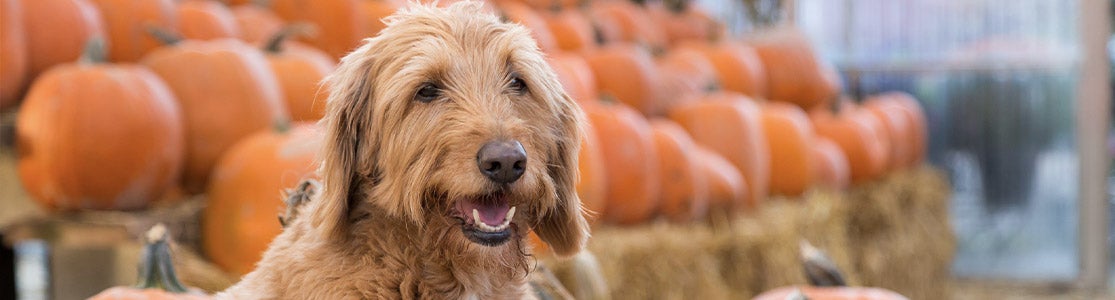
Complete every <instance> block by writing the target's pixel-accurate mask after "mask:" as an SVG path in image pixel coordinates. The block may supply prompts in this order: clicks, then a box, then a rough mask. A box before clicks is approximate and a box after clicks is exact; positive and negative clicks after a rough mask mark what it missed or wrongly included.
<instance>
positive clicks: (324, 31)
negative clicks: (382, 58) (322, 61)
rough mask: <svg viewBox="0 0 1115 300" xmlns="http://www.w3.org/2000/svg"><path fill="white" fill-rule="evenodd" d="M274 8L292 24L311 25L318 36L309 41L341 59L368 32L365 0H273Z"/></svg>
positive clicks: (308, 38)
mask: <svg viewBox="0 0 1115 300" xmlns="http://www.w3.org/2000/svg"><path fill="white" fill-rule="evenodd" d="M270 1H271V9H272V10H274V11H275V13H276V14H278V15H279V16H280V17H282V18H283V19H284V20H286V21H288V22H308V23H311V24H314V26H317V29H318V30H317V32H318V34H316V35H313V36H308V37H305V41H306V42H308V43H309V44H310V45H313V46H315V47H317V48H319V49H321V50H324V51H325V53H329V55H331V56H333V58H334V59H340V58H341V57H343V56H345V54H348V52H349V51H351V50H352V49H354V48H356V46H358V45H359V44H360V41H361V40H362V39H363V38H364V37H365V34H367V33H368V29H367V28H368V26H367V23H368V22H370V20H367V16H366V15H365V14H364V12H363V11H361V9H360V2H361V1H364V0H270Z"/></svg>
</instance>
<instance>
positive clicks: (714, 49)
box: [679, 42, 767, 98]
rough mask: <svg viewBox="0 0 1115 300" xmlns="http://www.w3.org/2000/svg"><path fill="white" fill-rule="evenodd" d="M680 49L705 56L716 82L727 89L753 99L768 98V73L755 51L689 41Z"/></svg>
mask: <svg viewBox="0 0 1115 300" xmlns="http://www.w3.org/2000/svg"><path fill="white" fill-rule="evenodd" d="M679 47H682V48H692V49H695V50H698V51H701V52H702V53H704V54H705V56H706V57H708V60H709V61H711V62H712V65H713V66H714V67H716V74H717V79H718V80H719V82H720V86H721V87H723V88H724V89H725V90H729V91H734V92H737V93H741V94H744V95H748V96H752V97H759V98H765V97H766V96H767V82H766V81H767V79H766V77H767V75H766V71H765V69H764V68H763V62H762V60H760V59H759V55H758V54H757V53H756V52H755V49H754V48H751V47H749V46H746V45H743V44H741V43H734V42H720V43H715V44H707V43H704V42H686V43H682V44H681V45H680V46H679Z"/></svg>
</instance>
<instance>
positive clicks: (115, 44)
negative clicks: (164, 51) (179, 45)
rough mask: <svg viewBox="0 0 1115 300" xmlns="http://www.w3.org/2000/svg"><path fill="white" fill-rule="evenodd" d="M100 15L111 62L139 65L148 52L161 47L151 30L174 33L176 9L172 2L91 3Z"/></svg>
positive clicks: (119, 0)
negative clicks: (137, 62) (106, 34)
mask: <svg viewBox="0 0 1115 300" xmlns="http://www.w3.org/2000/svg"><path fill="white" fill-rule="evenodd" d="M93 2H94V3H95V4H96V5H97V8H99V10H100V11H101V17H102V20H103V21H104V25H105V29H106V31H107V33H108V38H109V40H108V45H109V47H110V48H111V51H109V53H108V57H109V60H110V61H115V62H134V61H139V59H140V58H142V57H143V56H144V55H146V54H147V52H151V51H152V50H154V49H155V48H159V47H160V46H162V45H163V43H162V41H160V40H159V39H158V38H156V37H155V36H153V35H151V34H150V30H152V29H159V30H165V31H169V32H175V31H176V28H175V27H176V25H177V23H175V20H176V16H175V14H176V8H175V4H174V1H172V0H93Z"/></svg>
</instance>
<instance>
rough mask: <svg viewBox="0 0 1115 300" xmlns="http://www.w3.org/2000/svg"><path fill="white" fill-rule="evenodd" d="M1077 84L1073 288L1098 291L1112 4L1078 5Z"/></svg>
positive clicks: (1101, 284)
mask: <svg viewBox="0 0 1115 300" xmlns="http://www.w3.org/2000/svg"><path fill="white" fill-rule="evenodd" d="M1078 4H1079V5H1078V7H1079V9H1080V18H1079V19H1078V20H1080V23H1079V32H1080V54H1081V60H1080V82H1079V83H1078V84H1079V85H1078V86H1077V100H1076V126H1077V131H1076V132H1077V138H1076V140H1077V149H1078V152H1077V153H1079V158H1080V195H1079V203H1078V205H1079V206H1078V207H1079V211H1080V215H1079V221H1080V223H1079V226H1080V227H1079V247H1080V273H1079V276H1078V277H1077V283H1078V284H1079V285H1080V286H1081V287H1083V288H1087V289H1093V290H1102V289H1105V288H1106V285H1107V270H1108V264H1109V262H1108V245H1107V235H1108V232H1107V231H1108V230H1107V226H1108V217H1109V216H1108V213H1107V212H1108V209H1109V207H1108V206H1109V204H1108V201H1107V197H1108V196H1107V195H1108V193H1107V170H1108V164H1109V160H1110V159H1111V158H1110V157H1108V155H1107V129H1108V126H1110V123H1111V119H1110V117H1111V87H1110V82H1111V81H1110V80H1111V74H1110V67H1109V66H1110V62H1109V61H1108V57H1107V40H1108V38H1109V37H1110V35H1111V32H1110V27H1109V26H1111V20H1110V18H1109V17H1108V13H1109V12H1110V10H1109V9H1110V2H1109V1H1105V0H1081V1H1079V2H1078Z"/></svg>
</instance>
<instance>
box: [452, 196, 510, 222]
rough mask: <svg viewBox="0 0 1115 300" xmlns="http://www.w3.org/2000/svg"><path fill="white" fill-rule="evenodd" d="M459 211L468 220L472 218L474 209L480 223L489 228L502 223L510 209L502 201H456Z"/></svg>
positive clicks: (504, 201) (505, 202)
mask: <svg viewBox="0 0 1115 300" xmlns="http://www.w3.org/2000/svg"><path fill="white" fill-rule="evenodd" d="M457 203H458V205H460V207H459V209H460V210H461V212H462V213H464V214H465V215H466V216H468V218H472V210H473V209H475V210H476V211H477V212H478V213H479V215H480V221H482V222H484V224H487V225H489V226H497V225H499V224H501V223H503V219H505V218H507V211H508V210H510V209H511V207H510V205H509V204H508V203H507V201H506V200H504V199H495V201H492V200H489V201H477V200H472V201H458V202H457Z"/></svg>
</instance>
